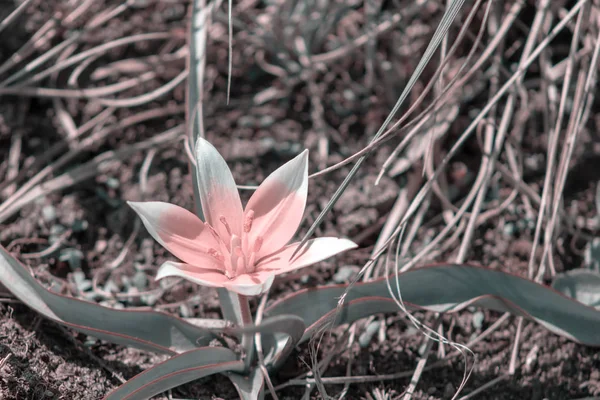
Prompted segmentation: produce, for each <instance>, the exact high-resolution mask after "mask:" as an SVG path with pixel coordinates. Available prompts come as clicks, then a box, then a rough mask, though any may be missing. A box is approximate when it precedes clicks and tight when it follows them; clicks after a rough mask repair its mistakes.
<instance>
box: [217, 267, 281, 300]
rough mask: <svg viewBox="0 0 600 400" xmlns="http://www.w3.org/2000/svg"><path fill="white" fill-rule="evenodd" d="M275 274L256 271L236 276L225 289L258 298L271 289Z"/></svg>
mask: <svg viewBox="0 0 600 400" xmlns="http://www.w3.org/2000/svg"><path fill="white" fill-rule="evenodd" d="M274 279H275V274H273V273H272V272H270V271H255V272H253V273H251V274H243V275H239V276H236V277H235V278H233V279H232V280H230V281H229V282H228V283H226V284H225V285H224V287H225V288H226V289H228V290H230V291H232V292H236V293H239V294H243V295H244V296H258V295H260V294H263V293H265V292H266V291H268V290H269V289H270V288H271V285H272V284H273V280H274Z"/></svg>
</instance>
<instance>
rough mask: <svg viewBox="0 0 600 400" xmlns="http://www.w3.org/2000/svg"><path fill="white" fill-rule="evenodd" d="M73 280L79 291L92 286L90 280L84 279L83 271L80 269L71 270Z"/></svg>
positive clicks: (86, 289)
mask: <svg viewBox="0 0 600 400" xmlns="http://www.w3.org/2000/svg"><path fill="white" fill-rule="evenodd" d="M73 281H75V285H76V286H77V290H79V291H80V292H85V291H88V290H90V289H91V288H92V282H91V281H90V280H89V279H86V277H85V273H84V272H83V271H81V270H78V271H75V272H73Z"/></svg>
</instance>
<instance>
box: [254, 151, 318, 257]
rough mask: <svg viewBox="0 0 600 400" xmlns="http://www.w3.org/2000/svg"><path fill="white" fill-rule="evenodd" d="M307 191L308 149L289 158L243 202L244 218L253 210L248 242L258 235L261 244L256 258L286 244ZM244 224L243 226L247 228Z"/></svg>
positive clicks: (302, 211)
mask: <svg viewBox="0 0 600 400" xmlns="http://www.w3.org/2000/svg"><path fill="white" fill-rule="evenodd" d="M307 192H308V150H305V151H304V152H302V154H300V155H298V156H297V157H295V158H294V159H292V160H290V161H288V162H287V163H285V164H284V165H282V166H281V167H279V168H278V169H277V170H276V171H275V172H273V173H272V174H271V175H269V176H268V177H267V179H265V180H264V182H263V183H262V184H261V185H260V186H259V188H258V189H257V190H256V192H254V194H253V195H252V197H251V198H250V200H249V201H248V204H247V205H246V212H245V213H246V215H245V218H246V219H249V218H252V217H249V213H250V211H252V212H253V213H254V215H253V221H252V229H251V230H250V232H249V239H250V240H249V242H250V245H252V243H254V241H255V240H256V238H257V237H259V236H261V237H262V238H263V239H264V240H263V243H264V245H263V246H262V247H261V249H260V251H259V253H258V257H259V258H260V257H262V256H265V255H267V254H270V253H273V252H275V251H277V250H279V249H281V248H282V247H283V246H285V245H286V244H287V243H288V242H289V241H290V239H292V236H294V233H296V230H297V229H298V226H299V225H300V222H301V221H302V216H303V215H304V207H305V206H306V196H307ZM247 226H248V225H247V223H246V224H245V228H247Z"/></svg>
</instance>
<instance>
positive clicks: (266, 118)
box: [258, 115, 275, 128]
mask: <svg viewBox="0 0 600 400" xmlns="http://www.w3.org/2000/svg"><path fill="white" fill-rule="evenodd" d="M274 122H275V118H273V117H272V116H270V115H263V116H262V117H260V119H259V120H258V125H259V126H260V127H261V128H268V127H270V126H271V125H273V123H274Z"/></svg>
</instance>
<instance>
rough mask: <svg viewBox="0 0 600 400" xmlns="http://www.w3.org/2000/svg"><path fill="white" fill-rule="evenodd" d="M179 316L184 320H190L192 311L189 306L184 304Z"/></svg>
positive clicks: (180, 307) (180, 308)
mask: <svg viewBox="0 0 600 400" xmlns="http://www.w3.org/2000/svg"><path fill="white" fill-rule="evenodd" d="M179 315H180V316H181V317H182V318H190V317H191V316H192V310H190V307H189V306H188V305H187V304H182V305H180V306H179Z"/></svg>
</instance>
